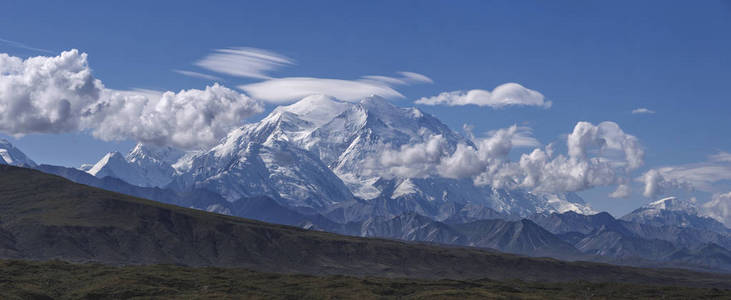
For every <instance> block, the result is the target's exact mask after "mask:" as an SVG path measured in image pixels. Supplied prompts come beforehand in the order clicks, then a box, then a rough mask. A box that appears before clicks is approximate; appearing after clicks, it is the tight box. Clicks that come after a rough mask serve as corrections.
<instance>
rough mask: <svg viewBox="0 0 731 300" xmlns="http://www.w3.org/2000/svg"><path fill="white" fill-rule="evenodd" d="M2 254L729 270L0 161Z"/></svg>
mask: <svg viewBox="0 0 731 300" xmlns="http://www.w3.org/2000/svg"><path fill="white" fill-rule="evenodd" d="M0 255H1V256H2V257H5V258H17V259H34V260H47V259H62V260H68V261H95V262H102V263H110V264H156V263H171V264H184V265H192V266H225V267H245V268H250V269H253V270H259V271H270V272H301V273H311V274H349V275H378V276H386V277H418V278H454V279H457V278H491V279H510V278H521V279H523V280H530V281H557V280H560V281H571V280H578V279H583V280H589V281H624V282H633V283H657V284H679V285H702V286H715V287H728V286H730V285H731V276H729V275H719V274H704V273H693V272H688V271H680V270H651V269H638V268H627V267H619V266H612V265H606V264H597V263H567V262H561V261H557V260H553V259H535V258H526V257H520V256H514V255H507V254H501V253H497V252H490V251H484V250H477V249H470V248H445V247H436V246H431V245H421V244H408V243H403V242H396V241H390V240H380V239H364V238H355V237H345V236H340V235H335V234H330V233H324V232H316V231H307V230H304V229H298V228H293V227H288V226H280V225H272V224H267V223H262V222H256V221H251V220H246V219H241V218H235V217H228V216H224V215H217V214H212V213H206V212H202V211H197V210H192V209H185V208H180V207H175V206H169V205H164V204H160V203H156V202H153V201H148V200H143V199H139V198H134V197H130V196H125V195H122V194H117V193H112V192H108V191H104V190H100V189H96V188H91V187H88V186H84V185H80V184H75V183H72V182H70V181H68V180H65V179H63V178H61V177H57V176H53V175H48V174H44V173H41V172H39V171H35V170H31V169H24V168H17V167H12V166H6V165H3V166H0Z"/></svg>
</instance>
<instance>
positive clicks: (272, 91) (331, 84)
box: [239, 77, 404, 104]
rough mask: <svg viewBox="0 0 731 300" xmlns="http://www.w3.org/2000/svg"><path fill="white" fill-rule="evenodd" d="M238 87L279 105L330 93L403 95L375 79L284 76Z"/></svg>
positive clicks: (359, 96) (351, 98) (350, 97)
mask: <svg viewBox="0 0 731 300" xmlns="http://www.w3.org/2000/svg"><path fill="white" fill-rule="evenodd" d="M239 88H240V89H241V90H243V91H245V92H246V93H248V94H249V95H250V96H252V97H254V98H256V99H262V100H264V101H268V102H271V103H278V104H281V103H289V102H292V101H295V100H299V99H302V98H304V97H307V96H310V95H317V94H323V95H328V96H332V97H335V98H338V99H340V100H344V101H357V100H360V99H363V98H365V97H368V96H370V95H378V96H381V97H383V98H391V99H392V98H404V96H403V95H402V94H401V93H399V92H398V91H396V90H395V89H394V88H392V87H391V86H390V85H389V84H387V83H385V82H382V81H374V80H343V79H328V78H313V77H287V78H276V79H270V80H266V81H262V82H257V83H252V84H247V85H241V86H239Z"/></svg>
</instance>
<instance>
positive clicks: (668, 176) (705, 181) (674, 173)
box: [636, 151, 731, 197]
mask: <svg viewBox="0 0 731 300" xmlns="http://www.w3.org/2000/svg"><path fill="white" fill-rule="evenodd" d="M636 180H637V181H639V182H642V183H644V184H645V193H644V195H645V196H646V197H656V196H659V195H665V194H668V193H671V192H673V191H674V190H677V189H684V190H695V189H697V190H700V191H704V192H711V193H712V192H713V191H714V188H713V186H714V184H716V183H718V182H721V181H728V180H731V153H728V152H725V151H719V152H718V153H716V154H714V155H711V156H709V157H708V161H705V162H700V163H692V164H683V165H674V166H665V167H660V168H655V169H652V170H649V171H647V172H646V173H645V174H643V175H642V176H641V177H639V178H637V179H636Z"/></svg>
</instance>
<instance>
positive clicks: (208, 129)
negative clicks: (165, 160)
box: [0, 50, 263, 149]
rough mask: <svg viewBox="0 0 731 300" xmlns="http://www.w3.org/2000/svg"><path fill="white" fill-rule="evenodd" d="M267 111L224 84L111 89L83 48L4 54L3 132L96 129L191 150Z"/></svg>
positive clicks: (0, 58)
mask: <svg viewBox="0 0 731 300" xmlns="http://www.w3.org/2000/svg"><path fill="white" fill-rule="evenodd" d="M262 110H263V106H262V105H261V103H260V102H258V101H255V100H252V99H251V98H249V97H247V96H245V95H243V94H240V93H238V92H236V91H233V90H231V89H228V88H225V87H223V86H220V85H218V84H214V85H213V86H209V87H206V89H205V90H195V89H191V90H184V91H180V92H178V93H174V92H165V93H159V92H155V91H149V90H132V91H115V90H110V89H106V88H105V87H104V85H103V84H102V82H101V81H100V80H98V79H96V78H94V77H93V76H92V73H91V69H90V68H89V66H88V63H87V55H86V54H85V53H80V52H79V51H78V50H70V51H65V52H63V53H61V54H60V55H59V56H55V57H42V56H39V57H31V58H28V59H25V60H23V59H20V58H18V57H11V56H8V55H7V54H0V132H4V133H7V134H11V135H15V136H20V135H24V134H30V133H61V132H74V131H83V130H90V131H91V132H92V133H93V134H94V136H96V137H98V138H101V139H105V140H115V139H134V140H137V141H141V142H147V143H153V144H157V145H168V146H173V147H178V148H185V149H191V148H199V147H204V146H207V145H208V144H210V143H212V142H215V141H216V140H218V139H219V138H221V137H223V136H224V135H225V134H226V133H227V132H228V130H230V129H231V128H232V127H233V126H237V125H239V124H241V122H242V120H243V119H244V118H246V117H248V116H250V115H252V114H254V113H259V112H261V111H262Z"/></svg>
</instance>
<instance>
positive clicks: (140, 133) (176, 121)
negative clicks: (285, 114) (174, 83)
mask: <svg viewBox="0 0 731 300" xmlns="http://www.w3.org/2000/svg"><path fill="white" fill-rule="evenodd" d="M262 111H263V106H262V105H261V104H260V103H259V102H257V101H255V100H253V99H251V98H249V97H247V96H245V95H243V94H240V93H238V92H236V91H234V90H231V89H229V88H226V87H224V86H221V85H219V84H214V85H213V86H208V87H206V88H205V89H204V90H197V89H190V90H182V91H180V92H177V93H174V92H165V93H163V94H162V95H161V96H160V97H146V96H144V95H141V94H136V93H130V92H126V93H120V92H116V91H110V92H108V93H107V95H105V97H103V99H102V100H101V101H100V102H99V103H97V104H96V105H95V107H94V110H93V111H92V114H93V116H94V119H95V123H97V125H96V126H93V128H94V129H93V134H94V136H96V137H98V138H100V139H103V140H124V139H133V140H136V141H140V142H143V143H149V144H155V145H159V146H165V145H169V146H174V147H176V148H182V149H196V148H202V147H204V146H208V145H211V144H213V143H215V142H216V141H218V140H219V139H220V138H221V137H223V136H225V135H226V133H228V132H229V131H230V130H231V128H232V127H233V126H236V125H240V124H241V123H242V121H243V120H244V119H245V118H247V117H249V116H251V115H253V114H257V113H260V112H262ZM96 119H100V121H96ZM90 127H91V126H90Z"/></svg>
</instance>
